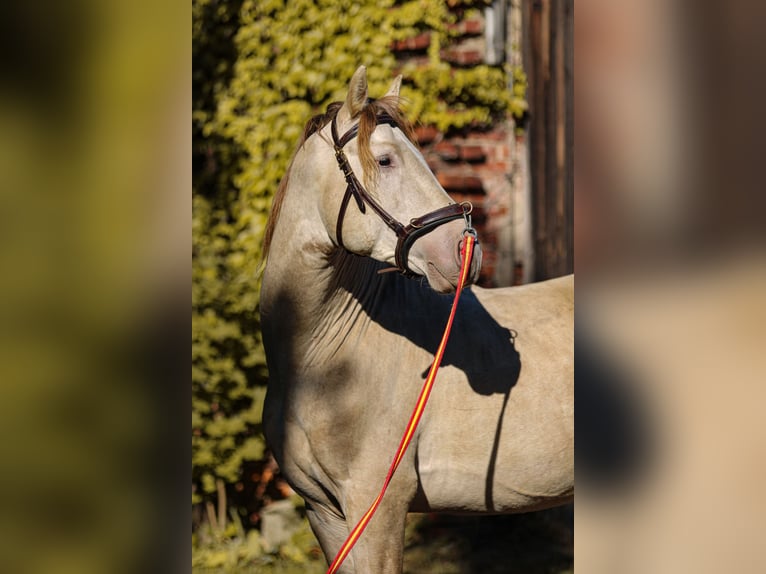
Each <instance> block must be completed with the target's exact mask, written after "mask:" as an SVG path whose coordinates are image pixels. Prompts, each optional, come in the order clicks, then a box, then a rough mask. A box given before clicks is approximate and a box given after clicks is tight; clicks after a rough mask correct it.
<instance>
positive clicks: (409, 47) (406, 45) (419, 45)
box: [391, 32, 431, 52]
mask: <svg viewBox="0 0 766 574" xmlns="http://www.w3.org/2000/svg"><path fill="white" fill-rule="evenodd" d="M430 45H431V34H430V32H423V33H422V34H418V35H417V36H413V37H412V38H405V39H404V40H396V41H395V42H393V44H392V45H391V49H392V50H393V51H394V52H406V51H409V52H419V51H423V50H426V49H427V48H428V46H430Z"/></svg>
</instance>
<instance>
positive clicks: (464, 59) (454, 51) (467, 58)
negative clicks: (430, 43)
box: [441, 48, 484, 66]
mask: <svg viewBox="0 0 766 574" xmlns="http://www.w3.org/2000/svg"><path fill="white" fill-rule="evenodd" d="M441 57H442V59H443V60H444V61H445V62H450V63H452V64H457V65H458V66H476V65H478V64H481V63H483V62H484V55H483V54H482V53H481V52H480V51H479V50H463V49H460V48H448V49H447V50H442V51H441Z"/></svg>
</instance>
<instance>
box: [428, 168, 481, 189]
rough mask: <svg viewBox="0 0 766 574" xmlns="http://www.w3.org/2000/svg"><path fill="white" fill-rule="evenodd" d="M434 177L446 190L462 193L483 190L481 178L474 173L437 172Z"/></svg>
mask: <svg viewBox="0 0 766 574" xmlns="http://www.w3.org/2000/svg"><path fill="white" fill-rule="evenodd" d="M436 179H438V180H439V183H440V184H441V185H442V187H444V189H446V190H447V191H453V192H462V193H481V192H483V191H484V185H483V183H482V181H481V178H480V177H478V176H475V175H463V174H451V173H445V172H443V171H442V172H439V173H437V174H436Z"/></svg>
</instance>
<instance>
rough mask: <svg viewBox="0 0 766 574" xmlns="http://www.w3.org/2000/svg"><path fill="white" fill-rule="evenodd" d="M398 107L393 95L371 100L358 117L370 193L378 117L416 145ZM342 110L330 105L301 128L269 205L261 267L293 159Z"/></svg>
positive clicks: (340, 104) (361, 154)
mask: <svg viewBox="0 0 766 574" xmlns="http://www.w3.org/2000/svg"><path fill="white" fill-rule="evenodd" d="M400 104H401V98H400V97H399V96H394V95H390V96H384V97H382V98H380V99H377V100H373V99H370V100H368V101H367V103H366V104H365V105H364V107H363V108H362V110H361V112H360V113H359V115H358V118H359V133H358V135H357V141H358V147H359V159H360V161H361V164H362V170H363V172H364V175H363V178H364V183H365V185H366V186H367V187H368V188H370V189H374V187H375V185H376V183H377V179H378V174H379V167H378V162H377V161H376V160H375V157H374V156H373V154H372V150H371V149H370V138H371V137H372V132H374V131H375V128H376V127H377V125H378V116H380V115H387V116H389V117H390V118H391V119H393V120H394V123H395V124H396V127H398V128H399V129H400V130H401V131H402V133H404V135H405V136H406V137H407V139H408V140H409V141H410V142H412V143H413V144H415V145H417V143H416V140H415V132H414V129H413V127H412V124H411V123H410V122H409V120H408V119H407V117H406V116H405V115H404V112H403V111H402V109H401V106H400ZM341 107H343V102H332V103H331V104H328V106H327V108H326V110H325V111H324V112H323V113H321V114H317V115H315V116H313V117H312V118H311V119H310V120H309V121H308V122H306V125H305V126H304V128H303V134H302V135H301V138H300V140H299V142H298V145H297V146H296V149H295V152H294V153H293V157H292V158H291V159H290V163H289V164H288V167H287V171H286V172H285V175H284V176H283V177H282V180H281V181H280V182H279V187H277V191H276V193H275V194H274V199H273V200H272V203H271V212H270V214H269V219H268V221H267V222H266V228H265V230H264V237H263V255H262V257H261V261H262V263H265V262H266V260H267V258H268V255H269V250H270V248H271V241H272V239H273V236H274V229H275V228H276V226H277V223H278V222H279V214H280V211H281V210H282V203H283V202H284V198H285V194H286V191H287V186H288V184H289V182H290V172H291V170H292V166H293V162H294V160H295V155H296V154H297V152H298V151H299V150H300V149H301V148H302V147H303V144H304V143H305V142H306V140H307V139H308V138H310V137H311V136H312V135H314V134H315V133H317V132H319V131H320V130H322V128H324V127H325V126H326V125H327V124H329V123H330V122H331V121H332V120H333V119H334V118H335V117H336V116H337V115H338V111H339V110H340V109H341Z"/></svg>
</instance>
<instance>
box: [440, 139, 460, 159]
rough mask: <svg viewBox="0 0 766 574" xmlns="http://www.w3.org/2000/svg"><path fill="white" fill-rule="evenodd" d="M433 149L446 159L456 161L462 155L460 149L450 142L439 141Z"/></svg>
mask: <svg viewBox="0 0 766 574" xmlns="http://www.w3.org/2000/svg"><path fill="white" fill-rule="evenodd" d="M433 149H434V151H435V152H436V153H437V154H439V157H440V158H442V159H443V160H444V161H455V160H457V159H458V158H459V157H460V150H459V149H458V147H457V146H456V145H455V144H453V143H450V142H439V143H438V144H436V145H435V146H434V148H433Z"/></svg>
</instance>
